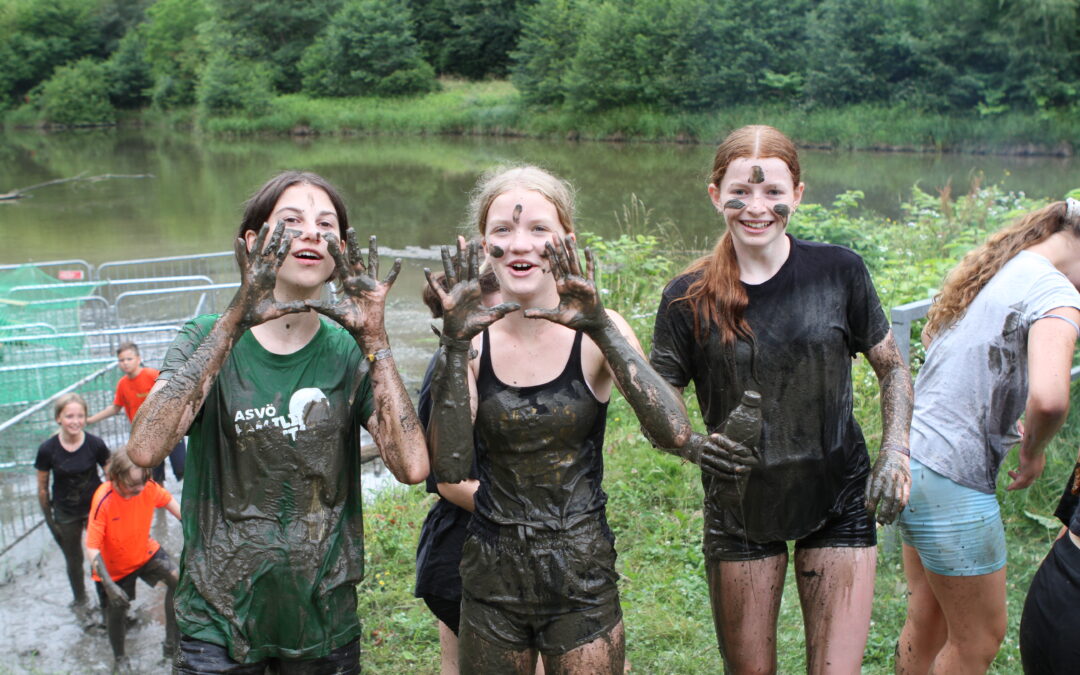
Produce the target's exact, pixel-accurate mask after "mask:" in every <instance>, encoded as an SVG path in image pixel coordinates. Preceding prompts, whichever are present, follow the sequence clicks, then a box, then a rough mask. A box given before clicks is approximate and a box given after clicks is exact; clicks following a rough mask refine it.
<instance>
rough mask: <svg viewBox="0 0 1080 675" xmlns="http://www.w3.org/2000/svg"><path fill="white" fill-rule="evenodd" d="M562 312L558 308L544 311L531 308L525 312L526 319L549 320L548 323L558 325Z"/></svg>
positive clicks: (539, 308)
mask: <svg viewBox="0 0 1080 675" xmlns="http://www.w3.org/2000/svg"><path fill="white" fill-rule="evenodd" d="M559 316H560V312H559V310H558V309H557V308H554V309H543V308H541V307H530V308H529V309H527V310H525V318H527V319H547V320H548V321H555V322H556V323H558V318H559Z"/></svg>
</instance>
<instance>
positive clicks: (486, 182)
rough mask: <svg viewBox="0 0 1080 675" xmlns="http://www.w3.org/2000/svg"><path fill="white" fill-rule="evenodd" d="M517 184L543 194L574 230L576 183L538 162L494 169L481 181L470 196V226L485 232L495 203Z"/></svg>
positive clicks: (560, 220)
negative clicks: (546, 169) (489, 211)
mask: <svg viewBox="0 0 1080 675" xmlns="http://www.w3.org/2000/svg"><path fill="white" fill-rule="evenodd" d="M514 188H521V189H523V190H531V191H533V192H538V193H540V194H541V195H543V197H544V199H546V200H548V201H549V202H551V204H552V205H553V206H554V207H555V211H556V212H557V213H558V214H559V222H560V223H561V224H562V226H563V227H564V228H566V231H567V232H568V233H571V232H573V231H574V187H573V186H572V185H570V183H569V182H567V181H566V180H563V179H562V178H559V177H558V176H556V175H555V174H552V173H549V172H547V171H544V170H543V169H541V168H540V167H538V166H533V165H531V164H527V165H524V166H511V167H506V166H500V167H495V168H493V169H490V170H488V171H486V172H484V174H483V175H482V176H480V180H478V181H477V183H476V187H475V188H474V189H473V191H472V195H471V197H470V199H469V221H468V222H469V226H470V227H471V226H472V225H473V224H474V223H475V224H476V228H477V229H478V230H479V231H480V236H484V231H485V229H486V228H487V217H488V210H489V209H490V208H491V203H492V202H493V201H495V199H496V198H498V196H499V195H501V194H503V193H504V192H509V191H510V190H513V189H514Z"/></svg>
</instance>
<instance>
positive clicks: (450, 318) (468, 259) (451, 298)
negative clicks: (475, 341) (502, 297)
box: [424, 241, 521, 341]
mask: <svg viewBox="0 0 1080 675" xmlns="http://www.w3.org/2000/svg"><path fill="white" fill-rule="evenodd" d="M479 258H480V247H479V245H478V244H477V243H476V242H475V241H473V242H469V245H468V246H467V247H466V249H465V250H464V251H463V250H462V249H461V245H460V243H459V245H458V248H457V250H456V251H455V252H454V254H453V255H451V254H450V248H449V247H448V246H443V247H442V260H443V272H444V273H445V275H446V285H447V287H448V288H449V289H450V290H449V291H447V290H444V289H443V287H442V286H441V285H440V284H439V283H438V282H437V281H435V279H434V277H432V275H431V270H430V269H427V268H424V276H425V277H427V280H428V286H430V287H431V290H432V291H433V292H434V293H435V294H436V295H437V296H438V298H439V302H440V303H441V304H442V309H443V330H442V335H443V338H444V339H446V340H455V341H465V340H471V339H472V338H473V336H475V335H478V334H480V333H481V332H483V330H484V329H485V328H487V327H488V326H490V325H491V324H493V323H495V322H496V321H498V320H499V319H501V318H503V317H504V316H506V315H507V314H509V313H510V312H513V311H515V310H517V309H519V308H520V307H521V305H519V304H518V303H516V302H504V303H502V304H501V305H497V306H495V307H485V306H484V298H483V294H482V293H481V291H480V264H479Z"/></svg>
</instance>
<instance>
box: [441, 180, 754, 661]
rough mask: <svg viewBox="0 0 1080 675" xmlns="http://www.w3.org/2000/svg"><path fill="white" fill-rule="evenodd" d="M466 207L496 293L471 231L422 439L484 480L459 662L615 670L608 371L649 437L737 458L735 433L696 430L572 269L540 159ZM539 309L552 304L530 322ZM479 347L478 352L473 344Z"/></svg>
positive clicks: (718, 457)
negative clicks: (486, 292)
mask: <svg viewBox="0 0 1080 675" xmlns="http://www.w3.org/2000/svg"><path fill="white" fill-rule="evenodd" d="M472 216H473V219H474V220H475V222H476V223H477V226H478V229H479V231H480V234H481V235H482V237H483V239H482V246H483V248H484V252H485V253H486V254H487V263H486V264H489V265H490V266H491V267H492V269H493V271H494V273H495V275H496V276H497V277H498V280H499V286H500V288H501V290H502V294H503V300H504V301H505V302H504V303H503V304H501V305H498V306H496V307H492V308H485V307H484V306H483V305H482V303H481V300H480V289H479V284H478V282H477V277H478V276H479V274H478V272H479V270H478V265H477V258H478V249H477V246H476V245H475V244H474V245H472V246H470V247H469V249H468V251H463V250H459V251H458V253H457V255H456V256H454V257H453V258H452V259H451V258H450V256H449V253H447V255H446V256H444V265H445V267H446V271H447V278H448V279H450V280H452V283H451V288H450V291H449V292H446V291H444V290H443V289H442V288H440V287H438V286H437V284H432V285H431V287H432V290H434V291H435V292H436V294H438V295H439V298H440V300H441V302H442V306H443V332H442V340H441V342H442V345H443V348H444V350H443V353H444V360H443V362H442V363H441V364H440V369H439V371H437V373H436V375H435V379H434V383H433V389H432V400H433V401H434V409H433V411H432V419H431V425H430V427H429V440H430V443H431V447H432V448H433V452H434V457H435V470H436V472H437V473H438V475H439V477H440V480H442V481H448V482H455V481H461V480H463V479H465V478H467V476H468V470H469V467H470V465H471V461H472V452H473V430H474V424H475V431H476V439H477V447H476V453H477V459H478V466H479V477H480V479H479V482H480V486H479V489H478V491H477V493H476V495H475V502H474V506H475V510H474V515H473V518H472V521H471V524H470V526H469V536H468V538H467V540H466V542H465V546H464V550H463V553H462V562H461V573H462V585H463V594H462V608H461V609H462V612H461V626H460V659H461V671H462V672H463V673H507V672H515V673H527V672H531V669H532V665H533V663H534V662H535V659H536V654H537V653H538V652H539V653H540V655H541V657H542V658H543V661H544V666H545V668H546V669H547V670H548V671H549V672H551V671H552V670H554V671H555V672H587V673H621V672H622V671H623V665H624V658H623V651H624V650H623V627H622V614H621V610H620V608H619V596H618V589H617V587H616V580H617V574H616V572H615V549H614V536H613V535H612V533H611V531H610V529H609V528H608V526H607V522H606V519H605V515H604V504H605V502H606V499H607V497H606V495H605V494H604V491H603V489H602V487H601V480H602V478H603V459H602V453H601V450H602V448H603V435H604V425H605V416H606V412H607V402H608V399H609V398H610V395H611V387H612V384H616V385H617V386H618V387H619V389H620V390H621V391H622V392H623V394H624V396H626V398H627V400H628V401H629V402H630V404H631V406H632V407H633V408H634V410H635V412H636V413H637V415H638V417H639V418H640V419H641V421H642V425H643V427H644V428H645V430H646V431H647V433H648V434H649V436H650V438H651V439H652V441H653V442H654V443H655V444H657V445H658V446H661V447H664V448H670V449H671V452H673V453H675V454H679V455H680V456H684V457H687V458H689V459H692V460H694V461H696V462H698V463H699V464H701V465H703V466H705V467H706V468H707V470H716V471H721V470H726V471H728V472H730V473H735V472H737V471H739V470H741V469H739V468H738V467H739V466H740V465H741V463H744V462H745V460H744V459H742V457H743V454H744V453H742V451H744V450H745V449H744V448H741V446H737V445H735V444H732V443H730V442H728V441H726V439H723V438H722V437H706V436H702V435H700V434H696V433H694V432H692V431H691V429H690V425H689V422H688V420H687V417H686V412H685V410H684V408H683V405H682V401H681V399H680V397H679V396H678V394H677V393H676V392H675V391H674V390H673V389H672V388H671V387H670V386H668V385H667V384H666V383H665V382H664V381H663V380H662V379H661V378H660V377H659V376H658V375H657V374H656V373H655V372H654V371H653V370H652V368H650V367H649V365H648V363H647V362H646V361H645V359H644V357H643V355H642V353H641V347H640V346H639V345H638V342H637V339H636V338H635V337H634V335H633V332H632V331H631V329H630V328H629V326H628V325H627V324H626V321H625V320H624V319H623V318H622V317H621V316H619V315H618V314H617V313H615V312H612V311H609V310H605V309H604V308H603V306H602V304H601V302H600V299H599V294H598V292H597V289H596V287H595V285H594V284H593V282H592V267H593V265H592V259H591V255H590V254H589V252H588V251H586V258H587V259H588V261H589V264H588V268H587V271H586V272H585V273H583V272H582V270H581V268H580V265H579V262H578V259H577V253H576V250H575V247H574V239H573V235H572V232H573V198H572V193H571V190H570V187H569V185H568V184H566V183H565V182H564V181H562V180H561V179H558V178H556V177H554V176H552V175H551V174H549V173H547V172H544V171H542V170H540V169H537V168H536V167H519V168H513V169H507V170H501V171H496V172H493V173H491V174H488V175H487V176H485V177H484V178H483V179H481V182H480V184H479V185H478V187H477V190H476V192H475V193H474V198H473V202H472ZM536 319H546V321H537V320H536ZM477 357H478V358H477Z"/></svg>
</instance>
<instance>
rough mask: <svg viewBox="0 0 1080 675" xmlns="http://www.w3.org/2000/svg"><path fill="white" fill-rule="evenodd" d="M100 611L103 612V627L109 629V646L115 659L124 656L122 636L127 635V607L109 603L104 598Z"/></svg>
mask: <svg viewBox="0 0 1080 675" xmlns="http://www.w3.org/2000/svg"><path fill="white" fill-rule="evenodd" d="M104 602H105V605H104V606H103V607H102V611H103V612H105V627H106V628H107V629H108V631H109V646H110V647H112V653H113V656H114V657H116V658H117V659H119V658H121V657H122V656H124V637H125V636H126V635H127V608H126V607H117V606H116V605H109V600H108V598H105V600H104Z"/></svg>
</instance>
